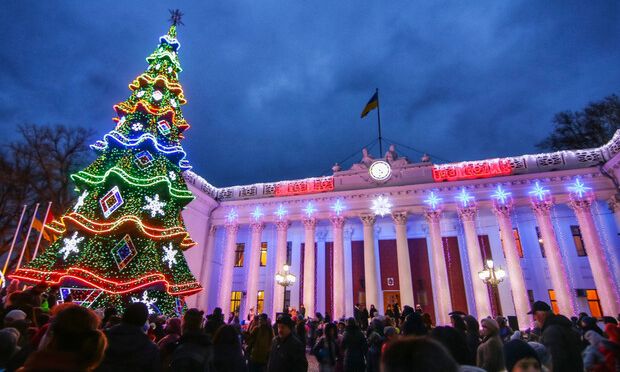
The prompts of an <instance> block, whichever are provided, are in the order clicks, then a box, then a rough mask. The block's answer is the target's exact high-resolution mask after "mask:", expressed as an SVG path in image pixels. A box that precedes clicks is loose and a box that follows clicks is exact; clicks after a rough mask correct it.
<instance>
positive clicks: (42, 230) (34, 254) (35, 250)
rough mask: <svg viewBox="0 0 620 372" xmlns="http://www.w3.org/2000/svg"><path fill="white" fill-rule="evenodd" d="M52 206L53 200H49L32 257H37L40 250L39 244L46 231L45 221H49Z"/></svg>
mask: <svg viewBox="0 0 620 372" xmlns="http://www.w3.org/2000/svg"><path fill="white" fill-rule="evenodd" d="M51 206H52V202H51V201H50V202H47V210H46V211H45V217H43V223H42V226H41V232H40V233H39V239H37V245H36V246H35V247H34V253H33V254H32V259H33V260H34V259H35V258H37V252H38V251H39V244H41V237H43V232H44V231H45V222H47V216H48V215H49V213H50V207H51Z"/></svg>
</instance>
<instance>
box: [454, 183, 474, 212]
mask: <svg viewBox="0 0 620 372" xmlns="http://www.w3.org/2000/svg"><path fill="white" fill-rule="evenodd" d="M456 200H458V201H460V202H461V205H462V206H463V207H469V203H471V202H473V201H474V200H475V198H474V197H473V196H471V194H470V193H468V192H467V190H465V188H464V187H463V188H462V189H461V192H460V193H459V194H458V195H457V196H456Z"/></svg>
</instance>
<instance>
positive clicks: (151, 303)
mask: <svg viewBox="0 0 620 372" xmlns="http://www.w3.org/2000/svg"><path fill="white" fill-rule="evenodd" d="M131 302H142V303H143V304H145V305H146V308H147V309H148V310H149V314H153V313H155V310H154V309H153V308H154V307H155V303H156V302H157V299H156V298H149V294H148V293H146V291H144V292H142V298H135V297H133V296H131Z"/></svg>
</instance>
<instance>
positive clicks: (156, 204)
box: [142, 194, 166, 217]
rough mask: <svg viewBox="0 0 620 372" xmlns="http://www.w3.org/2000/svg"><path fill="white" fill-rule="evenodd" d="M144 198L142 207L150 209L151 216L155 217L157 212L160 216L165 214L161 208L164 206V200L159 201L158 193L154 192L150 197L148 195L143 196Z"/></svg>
mask: <svg viewBox="0 0 620 372" xmlns="http://www.w3.org/2000/svg"><path fill="white" fill-rule="evenodd" d="M144 199H145V200H146V205H145V206H144V207H142V209H143V210H148V211H150V212H151V217H155V216H157V215H158V214H161V215H162V216H163V215H165V213H164V210H163V209H162V208H163V207H165V206H166V202H163V201H160V200H159V195H158V194H155V196H153V197H152V198H151V197H149V196H144Z"/></svg>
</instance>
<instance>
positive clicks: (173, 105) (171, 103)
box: [170, 98, 177, 108]
mask: <svg viewBox="0 0 620 372" xmlns="http://www.w3.org/2000/svg"><path fill="white" fill-rule="evenodd" d="M170 106H172V107H174V108H177V101H175V100H174V98H170Z"/></svg>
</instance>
